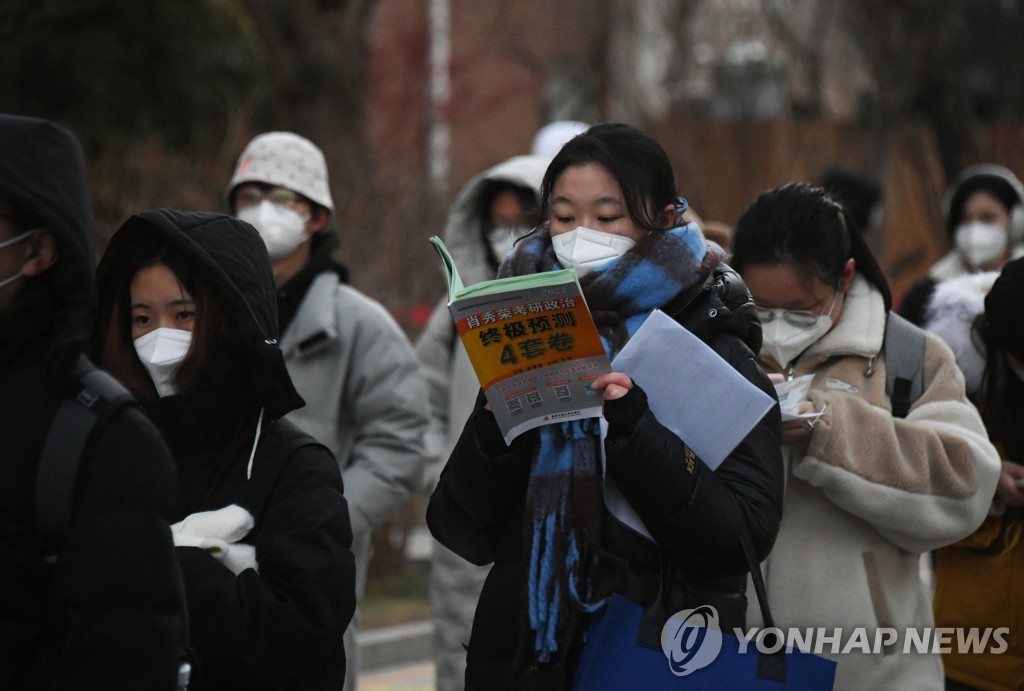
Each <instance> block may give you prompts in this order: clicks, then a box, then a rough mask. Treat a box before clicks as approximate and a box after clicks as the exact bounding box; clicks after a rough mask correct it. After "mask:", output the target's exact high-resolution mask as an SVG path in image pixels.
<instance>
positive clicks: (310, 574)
mask: <svg viewBox="0 0 1024 691" xmlns="http://www.w3.org/2000/svg"><path fill="white" fill-rule="evenodd" d="M154 243H155V245H156V246H163V245H169V246H170V247H171V248H173V252H175V253H176V254H177V257H178V259H181V258H182V257H183V258H184V259H183V261H185V262H187V263H188V265H190V266H192V267H193V268H197V269H199V275H201V276H202V278H203V283H204V284H205V286H206V289H207V290H209V291H211V293H212V300H214V301H216V303H217V304H218V305H220V306H221V307H223V308H225V312H226V314H227V315H228V319H229V321H230V324H229V325H228V326H229V329H228V333H230V334H231V337H230V338H229V340H230V341H231V342H230V344H228V345H226V346H224V347H225V348H227V350H228V351H229V352H227V353H225V352H217V353H212V354H211V355H210V357H214V358H217V362H218V363H219V366H218V367H217V370H216V371H215V372H213V373H211V374H210V375H209V376H208V377H206V378H205V379H204V380H203V381H201V382H200V383H198V384H195V385H192V386H191V388H186V389H185V390H184V391H181V392H180V393H178V394H176V395H173V396H168V397H165V398H160V399H155V400H154V399H153V397H152V392H150V396H149V399H148V400H150V401H151V402H149V403H148V404H147V405H146V407H145V410H146V412H147V414H149V415H150V417H151V418H152V419H153V420H154V422H156V424H157V427H158V428H159V429H160V431H161V432H162V433H163V435H164V437H165V438H166V439H167V442H168V444H169V446H170V447H171V451H172V453H173V456H174V460H175V463H176V464H177V466H178V492H177V497H176V501H175V508H174V513H173V520H174V521H179V520H181V519H183V518H185V517H186V516H189V515H191V514H193V513H196V512H201V511H212V510H217V509H221V508H224V507H225V506H227V505H229V504H239V505H241V506H243V507H245V508H246V509H248V510H249V512H250V513H252V514H253V516H254V518H255V527H254V528H253V530H252V531H251V532H250V533H249V534H248V535H247V536H246V537H245V538H244V539H243V542H245V543H247V544H251V545H254V546H255V555H256V561H257V563H258V572H257V571H256V570H253V569H246V570H243V571H241V573H239V574H238V575H237V576H236V575H235V574H234V573H233V572H232V571H231V570H230V569H228V568H227V567H226V566H225V565H224V564H222V563H221V562H219V561H218V560H217V559H216V558H214V557H213V556H212V555H211V554H210V553H208V552H207V551H205V550H202V549H199V548H197V547H179V548H178V557H179V560H180V563H181V569H182V574H183V576H184V580H185V587H186V592H187V596H188V606H189V609H188V612H189V622H190V632H191V639H192V647H193V650H194V655H195V660H196V672H195V681H194V684H193V686H191V687H190V689H192V690H193V691H210V690H222V689H223V690H226V689H247V690H252V689H267V690H270V689H274V690H281V689H308V690H310V691H316V690H319V689H324V690H326V689H331V690H332V691H337V689H339V688H340V687H341V685H342V681H343V679H344V677H345V654H344V650H343V646H342V635H343V633H344V631H345V628H346V627H347V626H348V623H349V620H350V619H351V618H352V614H353V612H354V610H355V566H354V562H353V558H352V553H351V544H352V531H351V525H350V523H349V516H348V505H347V503H346V501H345V497H344V491H343V486H342V480H341V475H340V473H339V471H338V466H337V463H336V462H335V460H334V458H333V456H332V455H331V453H330V451H329V450H328V449H327V448H326V447H324V446H322V445H320V444H318V443H315V442H314V440H313V439H312V438H311V437H308V436H306V435H305V434H303V433H302V432H300V431H299V430H298V429H297V428H295V427H294V426H292V425H291V424H290V423H288V422H286V421H284V420H279V419H278V418H280V417H281V416H283V415H285V414H286V413H287V412H289V411H291V410H292V409H294V408H297V407H300V406H301V405H302V399H301V398H300V397H299V396H298V394H296V392H295V390H294V388H293V387H292V384H291V380H290V379H289V377H288V372H287V370H286V369H285V365H284V360H283V358H282V356H281V352H280V350H279V349H278V348H277V345H276V343H277V341H276V338H277V306H276V305H277V297H276V293H275V289H274V281H273V275H272V273H271V268H270V261H269V258H268V257H267V253H266V248H265V246H264V244H263V241H262V240H261V239H260V238H259V236H258V235H257V233H256V231H255V230H254V229H253V228H252V227H251V226H249V225H248V224H246V223H244V222H242V221H239V220H238V219H236V218H233V217H231V216H225V215H221V214H205V213H187V212H181V211H172V210H167V209H161V210H158V211H147V212H144V213H141V214H138V215H136V216H133V217H132V218H131V219H129V220H128V221H127V222H126V223H125V224H124V225H123V226H122V227H121V229H120V230H119V231H118V232H117V233H116V234H115V235H114V237H113V238H112V239H111V242H110V245H109V247H108V249H107V252H106V253H105V255H104V257H103V260H102V261H101V262H100V266H99V270H98V275H99V301H100V302H99V304H100V308H99V313H100V324H101V329H100V333H101V334H105V335H106V334H112V333H114V332H116V330H114V331H111V330H110V329H109V328H108V327H109V326H110V322H111V321H112V320H113V319H114V318H116V315H117V314H122V318H124V316H123V313H120V312H118V300H123V299H124V297H125V296H126V295H127V294H128V292H127V291H128V290H129V286H130V283H131V277H132V274H133V272H134V270H135V269H133V268H132V267H133V257H137V256H139V254H140V253H141V252H142V251H143V250H142V248H144V247H145V248H147V249H148V251H152V248H153V247H154ZM202 304H203V303H201V302H200V303H198V305H197V308H198V309H202ZM202 324H203V322H202V321H201V320H199V319H198V318H197V325H202ZM108 337H109V338H114V336H113V335H111V336H108ZM199 337H201V336H197V338H199ZM115 345H116V344H115ZM103 346H104V344H103V343H100V344H99V350H100V352H106V353H110V352H112V351H111V349H109V348H108V349H104V347H103ZM122 346H123V348H124V350H125V351H126V352H129V353H130V354H131V355H130V357H135V355H134V350H130V349H131V345H130V343H125V344H122ZM261 409H262V411H263V421H262V423H261V424H260V426H259V439H260V441H259V445H258V448H257V451H256V454H255V458H254V459H253V463H252V469H251V476H250V474H249V471H248V465H249V459H250V454H251V452H252V449H253V443H254V440H255V439H256V436H257V424H258V423H257V421H258V420H259V419H260V411H261Z"/></svg>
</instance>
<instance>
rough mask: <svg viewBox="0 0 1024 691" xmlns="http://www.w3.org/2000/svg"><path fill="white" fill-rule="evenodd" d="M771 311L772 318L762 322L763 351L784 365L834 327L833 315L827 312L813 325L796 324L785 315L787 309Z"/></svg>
mask: <svg viewBox="0 0 1024 691" xmlns="http://www.w3.org/2000/svg"><path fill="white" fill-rule="evenodd" d="M830 311H831V310H830ZM771 312H772V319H771V320H770V321H768V322H766V323H765V322H762V324H761V336H762V339H761V352H762V353H764V354H766V355H770V356H771V357H772V359H773V360H775V362H777V363H779V364H780V365H781V366H782V367H786V366H787V365H789V363H791V362H793V360H796V359H797V357H799V355H800V353H802V352H804V351H805V350H807V349H808V348H810V347H811V346H812V345H813V344H814V343H815V341H817V340H818V339H819V338H821V337H822V336H824V335H825V334H826V333H828V331H829V329H831V328H832V317H830V316H828V315H826V314H823V315H821V316H819V317H818V318H817V319H816V320H815V321H814V324H813V325H811V326H796V325H795V324H790V323H789V322H788V321H786V319H785V318H784V317H783V314H782V313H783V312H785V310H781V309H780V310H771Z"/></svg>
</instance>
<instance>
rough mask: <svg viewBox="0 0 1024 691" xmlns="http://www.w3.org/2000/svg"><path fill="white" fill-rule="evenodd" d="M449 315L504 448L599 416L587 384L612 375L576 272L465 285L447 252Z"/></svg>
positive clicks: (598, 399)
mask: <svg viewBox="0 0 1024 691" xmlns="http://www.w3.org/2000/svg"><path fill="white" fill-rule="evenodd" d="M430 241H431V242H432V243H434V246H435V248H436V249H437V251H438V253H439V254H440V255H441V260H442V261H443V262H444V267H445V272H446V274H447V276H448V310H449V311H450V312H451V315H452V321H453V322H454V323H455V328H456V331H457V332H458V334H459V337H460V339H461V341H462V344H463V346H464V347H465V348H466V353H467V354H468V355H469V359H470V361H471V362H472V363H473V369H474V370H475V371H476V375H477V378H478V379H479V380H480V386H481V388H482V389H483V391H484V395H485V396H486V398H487V402H488V403H490V404H491V409H492V411H493V412H494V417H495V419H496V420H497V421H498V427H499V429H501V433H502V435H503V436H504V438H505V443H506V444H511V443H512V440H513V439H515V438H516V437H518V436H519V435H520V434H522V433H523V432H526V431H527V430H530V429H533V428H535V427H540V426H541V425H546V424H550V423H554V422H564V421H566V420H577V419H581V418H588V417H599V416H600V415H601V404H602V400H603V396H602V392H601V391H595V390H593V389H591V388H590V383H591V382H592V381H594V380H595V379H597V377H599V376H600V375H602V374H607V373H608V372H611V371H612V369H611V363H610V362H609V361H608V356H607V355H606V354H605V350H604V345H603V344H602V343H601V337H600V336H599V335H598V332H597V326H596V325H595V324H594V318H593V316H591V314H590V310H589V309H588V308H587V302H586V300H585V299H584V297H583V291H582V290H581V289H580V284H579V280H578V279H577V277H576V272H575V271H574V270H573V269H562V270H560V271H548V272H544V273H538V274H530V275H527V276H511V277H509V278H498V279H493V280H490V281H482V282H481V283H476V284H474V285H471V286H464V285H463V284H462V279H461V278H460V277H459V271H458V269H457V268H456V266H455V262H454V261H453V260H452V257H451V254H450V253H449V252H448V248H447V247H445V245H444V242H443V241H442V240H441V238H439V237H436V236H435V237H432V238H430Z"/></svg>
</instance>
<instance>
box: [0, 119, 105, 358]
mask: <svg viewBox="0 0 1024 691" xmlns="http://www.w3.org/2000/svg"><path fill="white" fill-rule="evenodd" d="M0 196H3V197H6V198H7V199H9V200H10V201H11V202H13V203H14V204H15V205H17V206H18V207H19V208H20V209H21V210H22V211H24V212H27V213H28V214H29V215H30V220H31V222H32V223H33V224H34V225H39V226H42V227H45V228H46V229H48V230H49V231H50V232H51V233H53V235H54V237H55V238H56V241H57V252H58V258H57V263H56V264H55V265H54V266H53V267H52V268H51V269H49V270H48V271H47V272H46V273H45V274H44V276H45V277H46V280H48V281H50V282H51V283H52V284H53V285H52V292H53V295H54V297H55V298H56V301H57V311H58V317H57V318H56V319H55V320H54V326H55V329H54V331H55V332H56V333H57V334H59V337H58V336H57V335H55V340H58V341H60V343H59V344H55V345H64V344H71V345H73V346H75V347H77V348H81V347H82V346H83V345H84V344H85V342H86V340H87V339H88V337H89V333H90V326H91V318H92V309H93V306H94V304H95V289H94V283H93V267H94V266H95V263H96V255H95V250H94V246H93V230H92V209H91V205H90V202H89V191H88V179H87V176H86V172H85V164H84V163H83V159H82V152H81V149H79V146H78V142H77V140H76V139H75V137H74V135H72V134H71V133H70V132H69V131H68V130H66V129H64V128H63V127H61V126H59V125H55V124H54V123H52V122H47V121H45V120H39V119H37V118H27V117H19V116H13V115H0ZM30 280H39V279H30Z"/></svg>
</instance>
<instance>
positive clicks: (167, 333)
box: [135, 327, 192, 398]
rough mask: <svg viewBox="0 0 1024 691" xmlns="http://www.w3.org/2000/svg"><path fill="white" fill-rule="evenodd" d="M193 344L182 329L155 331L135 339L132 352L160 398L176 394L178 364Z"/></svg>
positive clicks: (187, 333) (190, 333) (162, 328)
mask: <svg viewBox="0 0 1024 691" xmlns="http://www.w3.org/2000/svg"><path fill="white" fill-rule="evenodd" d="M191 345H192V332H191V331H185V330H184V329H168V328H166V327H161V328H159V329H154V330H153V331H150V332H149V333H148V334H145V335H144V336H139V337H138V338H136V339H135V352H136V353H138V354H139V360H140V361H141V362H142V366H143V367H145V368H146V371H147V372H149V378H150V379H152V380H153V386H155V387H156V392H157V394H158V395H159V396H160V398H164V397H166V396H173V395H174V394H176V393H178V390H177V386H176V385H175V383H174V377H175V375H176V374H177V373H178V365H180V364H181V361H182V360H183V359H184V358H185V355H186V354H188V349H189V347H190V346H191Z"/></svg>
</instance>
